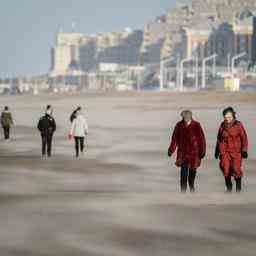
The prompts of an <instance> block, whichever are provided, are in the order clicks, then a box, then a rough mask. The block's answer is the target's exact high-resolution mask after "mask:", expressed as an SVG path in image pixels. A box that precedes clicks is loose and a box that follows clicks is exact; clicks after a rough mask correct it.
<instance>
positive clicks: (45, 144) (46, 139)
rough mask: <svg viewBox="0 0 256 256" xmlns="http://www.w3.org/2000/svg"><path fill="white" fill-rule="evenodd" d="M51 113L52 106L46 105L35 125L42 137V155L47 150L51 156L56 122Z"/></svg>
mask: <svg viewBox="0 0 256 256" xmlns="http://www.w3.org/2000/svg"><path fill="white" fill-rule="evenodd" d="M52 113H53V110H52V107H51V106H49V105H48V106H47V108H46V113H45V115H44V116H42V117H41V118H40V120H39V122H38V125H37V128H38V130H39V131H40V133H41V137H42V156H45V155H46V151H47V155H48V157H51V154H52V138H53V134H54V132H55V131H56V123H55V120H54V118H53V116H52Z"/></svg>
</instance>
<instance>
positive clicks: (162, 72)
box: [159, 57, 173, 91]
mask: <svg viewBox="0 0 256 256" xmlns="http://www.w3.org/2000/svg"><path fill="white" fill-rule="evenodd" d="M172 60H173V57H170V58H168V59H164V60H161V61H160V88H159V89H160V91H163V89H164V83H165V82H166V81H165V64H166V63H168V62H170V61H172Z"/></svg>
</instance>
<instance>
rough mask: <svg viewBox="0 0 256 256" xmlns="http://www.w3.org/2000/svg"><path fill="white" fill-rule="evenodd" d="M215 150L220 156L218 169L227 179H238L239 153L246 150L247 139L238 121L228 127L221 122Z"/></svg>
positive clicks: (240, 170) (240, 160)
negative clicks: (228, 177)
mask: <svg viewBox="0 0 256 256" xmlns="http://www.w3.org/2000/svg"><path fill="white" fill-rule="evenodd" d="M216 150H217V152H219V154H220V168H221V170H222V171H223V173H224V176H225V177H227V176H229V175H232V176H234V177H236V178H240V177H241V176H242V175H243V173H242V169H241V166H242V157H241V152H242V151H245V152H247V150H248V139H247V134H246V131H245V129H244V126H243V124H242V123H241V122H239V121H237V120H236V121H234V123H233V124H232V125H231V126H230V127H228V126H227V125H225V122H223V123H222V124H221V126H220V128H219V132H218V137H217V144H216Z"/></svg>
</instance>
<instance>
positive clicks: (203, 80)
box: [202, 54, 218, 89]
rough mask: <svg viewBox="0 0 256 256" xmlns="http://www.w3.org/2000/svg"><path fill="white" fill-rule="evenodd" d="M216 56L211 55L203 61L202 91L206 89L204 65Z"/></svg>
mask: <svg viewBox="0 0 256 256" xmlns="http://www.w3.org/2000/svg"><path fill="white" fill-rule="evenodd" d="M217 56H218V55H217V54H213V55H211V56H209V57H206V58H204V59H203V67H202V89H205V88H206V63H207V62H208V61H210V60H212V59H215V58H216V57H217Z"/></svg>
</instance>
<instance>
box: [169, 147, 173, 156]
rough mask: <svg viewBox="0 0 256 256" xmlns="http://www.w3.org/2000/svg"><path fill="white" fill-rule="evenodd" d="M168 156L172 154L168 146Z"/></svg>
mask: <svg viewBox="0 0 256 256" xmlns="http://www.w3.org/2000/svg"><path fill="white" fill-rule="evenodd" d="M168 156H169V157H171V156H172V151H171V149H170V148H168Z"/></svg>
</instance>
